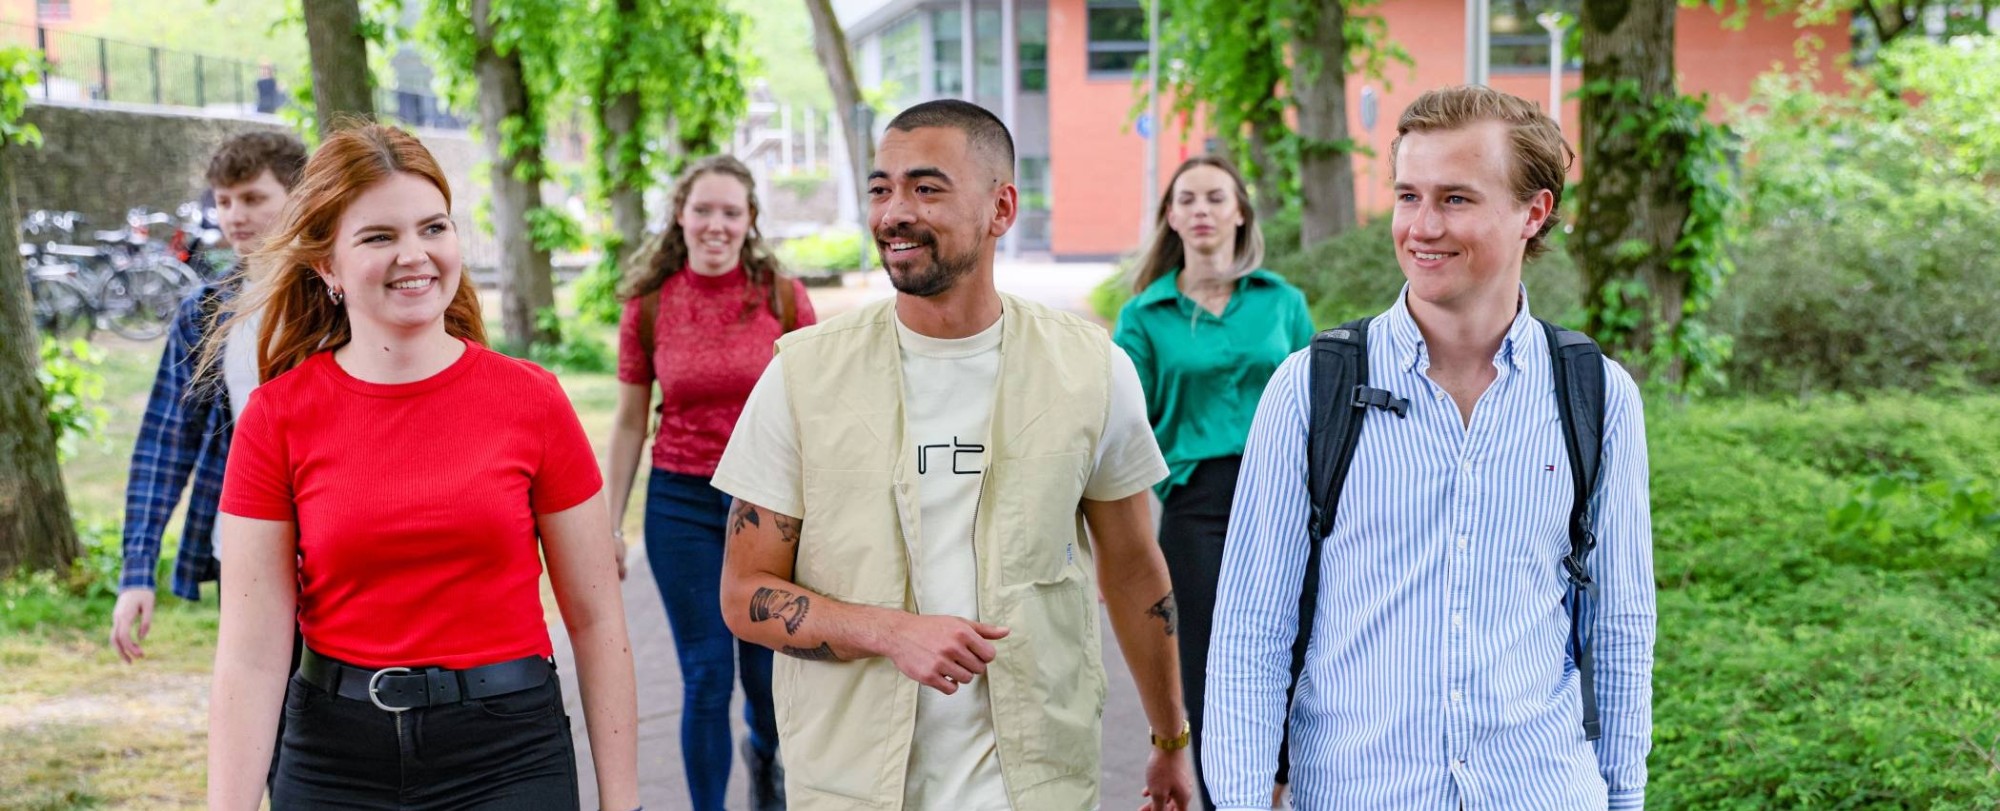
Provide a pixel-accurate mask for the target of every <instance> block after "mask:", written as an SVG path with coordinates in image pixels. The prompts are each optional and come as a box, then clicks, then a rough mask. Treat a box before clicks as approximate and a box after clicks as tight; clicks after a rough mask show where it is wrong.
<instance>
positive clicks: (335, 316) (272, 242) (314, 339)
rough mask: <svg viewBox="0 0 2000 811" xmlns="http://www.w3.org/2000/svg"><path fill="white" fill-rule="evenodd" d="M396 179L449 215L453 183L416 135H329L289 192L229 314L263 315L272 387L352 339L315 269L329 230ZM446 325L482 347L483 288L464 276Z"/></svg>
mask: <svg viewBox="0 0 2000 811" xmlns="http://www.w3.org/2000/svg"><path fill="white" fill-rule="evenodd" d="M399 173H400V174H408V175H414V176H417V177H421V178H423V179H424V180H427V181H429V182H430V183H431V185H433V186H436V187H437V190H438V192H439V193H440V194H443V195H444V202H445V209H446V210H447V211H449V210H450V208H451V186H450V184H449V183H447V182H446V181H445V177H444V170H442V169H439V168H438V164H437V160H436V159H434V158H432V157H431V153H430V150H428V149H425V148H424V145H423V143H422V142H420V141H418V140H417V139H416V136H413V135H411V134H409V133H407V132H404V131H402V130H399V129H396V128H394V127H386V126H382V125H379V124H370V125H366V126H361V127H356V128H353V129H348V130H342V131H340V132H337V133H335V134H333V135H331V136H329V137H328V138H327V139H326V141H325V142H324V143H322V144H320V147H319V150H318V151H316V152H314V153H313V156H312V159H311V160H309V161H307V162H306V169H305V176H304V177H303V178H301V179H300V180H299V185H298V186H297V187H296V188H294V189H292V197H291V201H290V202H289V203H287V204H286V205H285V212H284V215H283V216H282V217H281V218H280V219H279V221H278V225H277V228H276V230H275V231H273V232H272V233H271V234H269V235H267V236H265V238H264V246H263V248H262V249H260V250H258V251H257V252H256V253H253V254H251V255H250V256H249V257H248V266H249V268H250V273H249V275H250V277H251V278H253V279H256V280H258V281H257V283H256V284H254V285H252V286H251V287H250V288H249V289H248V290H246V291H245V294H244V295H243V296H242V297H240V298H238V299H237V300H236V302H235V305H234V306H233V307H232V308H230V309H231V310H232V311H234V312H238V313H244V312H261V313H263V323H262V325H261V326H260V327H259V329H258V334H257V372H258V379H259V380H261V381H266V382H268V381H270V380H271V379H272V378H275V377H277V376H278V375H281V374H284V373H285V372H288V371H291V370H292V369H293V368H294V367H297V366H298V365H299V364H301V363H304V362H305V360H306V358H308V357H311V356H312V355H313V354H314V353H316V352H320V351H324V350H328V349H337V348H339V347H341V346H345V345H346V344H347V342H348V341H349V340H350V339H351V338H352V332H351V331H350V328H349V326H348V323H347V311H346V310H345V309H343V308H342V307H340V306H339V305H336V304H334V303H333V299H332V297H330V296H328V295H327V287H326V282H325V280H323V279H322V278H321V277H320V275H319V270H320V269H322V268H325V267H326V266H327V264H328V263H330V262H331V261H332V260H333V242H334V230H335V229H336V228H337V227H338V226H339V224H340V217H341V215H342V214H345V213H346V212H347V207H348V205H349V204H351V203H353V202H354V198H356V197H359V196H360V195H361V193H362V192H364V191H366V190H367V189H369V188H370V187H372V186H374V185H375V184H377V183H381V182H383V181H385V180H388V179H389V178H390V177H392V176H394V175H396V174H399ZM232 323H234V322H232ZM444 328H445V331H446V332H448V333H450V334H452V335H453V336H456V337H459V338H466V339H469V340H472V341H475V342H478V343H479V344H481V345H484V344H485V343H486V323H485V320H484V318H483V317H482V316H481V315H480V312H479V291H478V289H477V287H476V286H474V285H473V284H472V280H471V279H470V278H468V277H467V276H466V275H465V274H464V273H463V272H462V269H461V272H460V274H459V279H458V290H457V291H456V292H454V293H453V294H452V298H451V304H449V305H447V306H446V307H445V311H444ZM225 343H226V341H219V340H218V341H210V342H209V351H208V352H206V353H204V354H205V355H217V354H219V349H218V347H221V346H222V345H224V344H225ZM215 360H216V358H213V357H205V358H204V362H203V366H204V367H212V366H213V364H214V362H215Z"/></svg>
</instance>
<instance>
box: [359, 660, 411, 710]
mask: <svg viewBox="0 0 2000 811" xmlns="http://www.w3.org/2000/svg"><path fill="white" fill-rule="evenodd" d="M408 672H410V669H409V668H407V667H385V668H382V669H381V670H377V671H375V672H374V673H373V674H370V675H369V676H368V701H369V702H370V703H372V704H374V705H375V706H377V707H380V708H381V709H382V711H383V712H402V711H404V710H408V709H413V708H412V707H391V706H389V705H387V704H384V703H382V698H381V697H380V696H378V695H376V693H375V690H376V689H377V688H378V687H379V684H378V683H379V682H380V681H381V680H382V677H383V676H389V675H394V674H398V673H408Z"/></svg>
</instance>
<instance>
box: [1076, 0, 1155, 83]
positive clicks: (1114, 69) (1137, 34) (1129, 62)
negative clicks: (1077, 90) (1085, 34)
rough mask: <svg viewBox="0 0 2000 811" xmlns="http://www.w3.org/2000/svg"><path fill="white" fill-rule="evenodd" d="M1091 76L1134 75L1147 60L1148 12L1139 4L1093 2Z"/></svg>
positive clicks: (1136, 0) (1130, 0)
mask: <svg viewBox="0 0 2000 811" xmlns="http://www.w3.org/2000/svg"><path fill="white" fill-rule="evenodd" d="M1088 13H1089V15H1090V16H1089V36H1090V46H1089V47H1090V53H1089V57H1088V62H1089V69H1090V72H1091V73H1130V72H1131V71H1132V70H1133V69H1135V68H1137V67H1138V66H1139V63H1140V61H1141V60H1143V59H1145V57H1146V48H1147V37H1146V9H1145V8H1144V7H1143V6H1140V5H1139V0H1090V6H1089V10H1088Z"/></svg>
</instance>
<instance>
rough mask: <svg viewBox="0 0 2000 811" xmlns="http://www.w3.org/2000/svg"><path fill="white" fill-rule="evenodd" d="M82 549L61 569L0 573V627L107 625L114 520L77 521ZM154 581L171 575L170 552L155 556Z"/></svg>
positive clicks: (116, 540) (117, 564) (116, 537)
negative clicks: (157, 563) (159, 557)
mask: <svg viewBox="0 0 2000 811" xmlns="http://www.w3.org/2000/svg"><path fill="white" fill-rule="evenodd" d="M76 534H77V540H78V541H79V542H81V543H82V544H83V554H81V555H79V556H77V559H76V561H75V562H74V563H73V564H71V566H70V570H69V571H67V572H52V571H27V570H22V571H20V572H16V573H14V574H13V575H11V576H8V577H5V578H0V632H5V633H10V634H11V633H26V632H31V631H59V632H60V631H86V630H87V631H97V630H100V629H104V628H110V627H111V606H112V604H114V603H116V602H117V601H118V576H119V573H120V571H121V564H122V562H123V554H122V551H121V548H120V544H121V543H122V536H121V533H120V532H119V526H118V524H117V523H116V522H110V521H97V520H91V521H79V522H77V527H76ZM158 574H159V576H160V582H161V583H166V582H169V581H170V579H171V578H172V576H173V569H172V558H171V557H167V558H165V559H163V560H161V561H160V570H159V572H158Z"/></svg>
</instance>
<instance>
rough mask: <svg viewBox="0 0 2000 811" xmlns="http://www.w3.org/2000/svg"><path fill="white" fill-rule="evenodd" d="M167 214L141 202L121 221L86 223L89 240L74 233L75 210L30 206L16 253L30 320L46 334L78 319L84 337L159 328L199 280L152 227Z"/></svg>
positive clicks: (151, 333)
mask: <svg viewBox="0 0 2000 811" xmlns="http://www.w3.org/2000/svg"><path fill="white" fill-rule="evenodd" d="M172 222H173V218H172V217H170V216H168V215H165V214H162V213H157V212H152V211H149V210H147V209H144V208H135V209H132V210H131V211H130V212H128V214H127V217H126V227H125V228H122V229H117V230H111V231H92V232H90V234H89V236H90V241H91V243H92V244H89V245H82V244H78V240H77V239H76V238H75V237H76V234H77V232H78V231H80V230H81V229H82V227H83V226H84V225H85V224H86V220H85V219H84V218H83V217H82V215H80V214H77V213H76V212H67V211H65V212H51V211H36V212H31V213H30V214H29V215H28V217H27V218H26V220H24V221H23V223H22V227H21V231H22V258H23V260H24V264H26V265H27V270H28V276H29V289H30V294H31V295H34V296H35V312H36V317H37V323H38V324H39V325H40V326H42V328H43V329H44V330H45V331H47V332H49V333H50V334H58V335H60V334H64V333H67V332H70V331H74V330H76V329H78V327H79V326H80V327H81V330H82V332H83V333H84V335H85V336H86V337H87V336H88V335H89V334H90V333H91V332H92V331H94V330H96V329H100V328H103V329H109V330H111V331H112V332H115V333H117V334H119V335H121V336H124V337H126V338H130V339H133V340H150V339H152V338H156V337H159V336H160V335H161V334H163V333H165V332H166V329H167V325H168V324H169V323H170V322H171V321H172V319H173V316H174V313H175V311H176V310H177V309H178V307H179V305H180V300H181V299H182V298H183V297H185V296H186V295H188V294H189V293H190V292H192V291H193V290H194V289H195V288H197V287H199V286H200V285H201V283H202V281H203V279H202V277H201V275H200V274H198V273H196V272H195V271H194V270H193V269H192V268H190V267H188V265H187V264H186V263H183V262H181V261H180V260H178V259H176V258H174V256H173V255H172V254H171V253H170V252H169V249H168V247H167V246H165V245H162V244H159V243H156V242H155V241H154V240H153V239H152V234H153V229H154V228H155V227H157V226H159V225H164V224H169V223H172Z"/></svg>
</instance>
